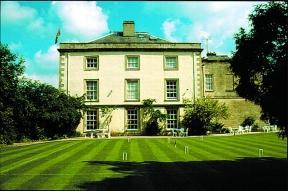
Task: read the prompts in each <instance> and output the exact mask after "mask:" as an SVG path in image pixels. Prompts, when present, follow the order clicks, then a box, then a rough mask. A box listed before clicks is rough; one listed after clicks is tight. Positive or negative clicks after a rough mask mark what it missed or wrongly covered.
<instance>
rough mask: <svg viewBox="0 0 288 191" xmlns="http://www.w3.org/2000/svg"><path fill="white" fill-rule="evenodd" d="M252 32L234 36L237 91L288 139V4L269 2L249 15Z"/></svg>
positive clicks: (233, 65) (233, 69)
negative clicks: (259, 107) (256, 106)
mask: <svg viewBox="0 0 288 191" xmlns="http://www.w3.org/2000/svg"><path fill="white" fill-rule="evenodd" d="M249 21H250V27H251V29H250V30H248V31H245V30H244V29H243V28H240V31H239V32H238V33H237V34H236V35H235V44H236V51H235V52H234V53H233V57H232V61H231V70H232V71H233V72H234V74H235V75H236V76H238V77H239V82H238V86H237V87H236V91H237V92H238V94H239V95H240V96H242V97H244V98H246V99H248V100H251V101H253V102H255V103H256V104H259V105H260V106H261V108H262V119H269V120H270V122H272V123H274V124H277V125H278V126H280V128H281V133H280V135H282V137H287V125H288V121H287V120H288V117H287V116H288V111H287V108H288V102H287V98H288V97H287V87H288V86H287V71H288V69H287V60H288V52H287V50H288V4H287V2H269V3H265V4H260V5H258V6H256V8H255V9H254V11H253V12H252V14H250V15H249Z"/></svg>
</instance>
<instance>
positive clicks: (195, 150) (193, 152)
mask: <svg viewBox="0 0 288 191" xmlns="http://www.w3.org/2000/svg"><path fill="white" fill-rule="evenodd" d="M184 140H185V139H179V140H177V147H179V149H181V153H182V154H184V147H185V146H189V155H188V156H190V158H191V157H194V158H191V160H214V159H217V157H219V156H218V155H216V154H214V153H212V152H209V151H207V149H206V148H205V145H204V149H203V148H200V147H199V146H200V145H201V144H203V142H202V141H201V140H199V142H200V141H201V142H200V144H199V143H198V142H197V141H195V142H194V143H196V145H195V144H192V143H193V142H191V141H194V140H193V139H191V141H189V142H184Z"/></svg>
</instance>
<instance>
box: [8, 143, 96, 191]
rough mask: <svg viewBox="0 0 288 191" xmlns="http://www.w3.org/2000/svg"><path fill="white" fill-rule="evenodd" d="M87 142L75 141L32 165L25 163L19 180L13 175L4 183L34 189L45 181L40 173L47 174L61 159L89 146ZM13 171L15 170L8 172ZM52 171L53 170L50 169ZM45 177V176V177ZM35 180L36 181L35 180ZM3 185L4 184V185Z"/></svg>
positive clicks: (14, 186) (17, 187)
mask: <svg viewBox="0 0 288 191" xmlns="http://www.w3.org/2000/svg"><path fill="white" fill-rule="evenodd" d="M89 144H91V143H89V142H85V143H81V142H79V144H78V143H77V144H76V145H74V146H73V147H72V148H71V147H67V148H65V149H63V150H61V152H58V153H57V155H56V154H55V155H49V156H47V157H46V158H43V159H42V160H39V161H37V162H35V163H33V166H32V165H26V166H24V168H23V167H22V168H21V169H20V170H21V173H22V175H23V176H22V178H21V179H20V181H19V180H18V181H15V179H17V178H18V177H15V176H14V177H13V178H12V179H8V181H6V183H5V184H8V185H9V184H13V188H16V189H29V190H31V189H36V188H37V186H38V185H41V183H43V182H45V181H46V179H45V177H43V176H41V174H42V173H43V172H44V171H46V172H44V174H45V173H47V174H51V170H52V169H53V168H54V169H55V167H57V163H58V164H59V163H61V162H62V161H63V160H67V159H68V158H69V157H70V156H71V155H75V154H77V152H78V151H79V150H81V149H84V148H86V147H87V146H89ZM16 172H17V171H16ZM11 173H15V172H10V173H9V174H11ZM52 173H53V171H52ZM46 178H47V177H46ZM35 180H37V181H35ZM4 186H5V185H4Z"/></svg>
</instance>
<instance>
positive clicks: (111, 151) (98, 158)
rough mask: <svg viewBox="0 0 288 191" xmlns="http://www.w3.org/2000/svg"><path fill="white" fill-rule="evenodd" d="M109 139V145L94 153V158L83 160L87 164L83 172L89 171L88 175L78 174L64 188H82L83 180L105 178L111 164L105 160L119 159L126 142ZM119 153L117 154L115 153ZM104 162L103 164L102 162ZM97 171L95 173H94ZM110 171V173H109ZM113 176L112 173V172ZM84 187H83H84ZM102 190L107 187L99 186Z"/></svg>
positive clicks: (89, 180)
mask: <svg viewBox="0 0 288 191" xmlns="http://www.w3.org/2000/svg"><path fill="white" fill-rule="evenodd" d="M106 141H108V145H107V147H106V146H105V147H104V148H103V149H101V150H100V151H99V152H98V153H97V155H94V157H95V158H92V159H90V160H87V161H83V162H84V163H85V165H84V166H83V168H82V169H81V172H89V173H88V174H87V175H86V176H81V175H80V176H78V175H77V174H76V175H75V177H73V180H72V182H71V183H70V184H68V185H66V186H65V187H64V188H63V189H65V190H66V189H68V190H71V189H73V190H74V189H81V185H82V183H83V182H91V181H92V182H94V181H100V180H103V179H104V178H105V177H106V176H107V174H109V172H111V171H110V170H109V168H110V165H108V164H105V163H106V162H105V161H108V162H109V161H110V162H111V161H113V160H115V161H116V160H119V157H118V155H119V150H120V148H121V146H122V144H123V143H124V141H125V140H113V139H111V140H106ZM115 153H117V154H115ZM101 163H103V164H101ZM94 172H95V173H94ZM99 172H101V173H99ZM107 172H108V173H107ZM110 176H111V174H110ZM82 189H83V188H82ZM99 189H100V190H103V189H105V186H104V187H103V188H99Z"/></svg>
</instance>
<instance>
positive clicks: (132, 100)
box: [124, 99, 140, 102]
mask: <svg viewBox="0 0 288 191" xmlns="http://www.w3.org/2000/svg"><path fill="white" fill-rule="evenodd" d="M139 101H140V99H137V100H136V99H135V100H124V102H139Z"/></svg>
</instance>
